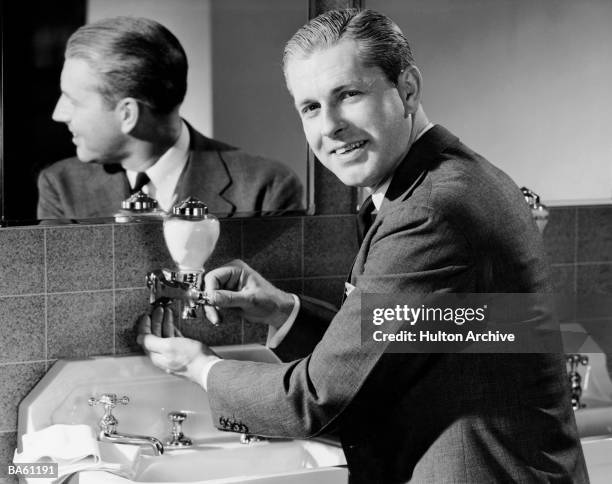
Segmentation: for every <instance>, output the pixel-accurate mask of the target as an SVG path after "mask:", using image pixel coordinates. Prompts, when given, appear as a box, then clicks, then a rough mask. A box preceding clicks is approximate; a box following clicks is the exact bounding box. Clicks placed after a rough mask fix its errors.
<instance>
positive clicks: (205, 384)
mask: <svg viewBox="0 0 612 484" xmlns="http://www.w3.org/2000/svg"><path fill="white" fill-rule="evenodd" d="M220 361H221V358H216V359H211V360H210V361H209V362H208V363H206V364H205V365H204V368H202V373H200V385H201V386H202V388H203V389H204V391H207V390H208V373H210V369H211V368H212V367H213V366H214V365H215V363H219V362H220Z"/></svg>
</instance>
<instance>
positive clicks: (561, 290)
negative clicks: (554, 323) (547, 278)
mask: <svg viewBox="0 0 612 484" xmlns="http://www.w3.org/2000/svg"><path fill="white" fill-rule="evenodd" d="M575 277H576V266H575V265H574V264H565V265H556V266H555V265H553V266H551V280H552V285H553V294H554V299H555V309H556V310H557V317H558V318H559V321H560V322H568V321H575V319H576V289H575Z"/></svg>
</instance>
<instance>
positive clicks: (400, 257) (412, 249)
mask: <svg viewBox="0 0 612 484" xmlns="http://www.w3.org/2000/svg"><path fill="white" fill-rule="evenodd" d="M406 205H407V204H406ZM436 213H437V211H434V210H432V209H430V208H426V207H425V208H415V207H410V206H405V207H400V208H399V209H397V210H395V211H394V212H392V213H390V214H388V215H387V216H386V218H385V219H384V220H383V222H382V223H381V225H380V226H379V227H378V229H377V231H376V233H375V235H374V237H373V238H372V240H371V243H370V246H369V248H368V256H367V260H366V263H365V265H364V271H363V274H361V275H360V276H359V277H358V278H356V279H355V282H356V289H355V290H353V291H352V292H351V294H350V295H349V296H348V297H347V299H346V300H345V302H344V304H343V305H342V307H341V309H340V311H339V312H338V313H337V314H336V315H335V317H334V318H333V319H332V321H331V323H330V324H329V327H328V328H327V329H326V330H325V332H324V334H322V337H321V339H320V341H318V343H317V344H316V346H315V347H314V349H313V351H312V352H311V353H309V354H308V355H306V356H305V357H303V358H301V359H298V360H295V361H292V362H289V363H284V364H278V365H274V364H263V363H248V362H237V361H229V360H227V361H221V362H219V363H218V364H216V365H215V366H214V367H213V369H212V370H211V372H210V374H209V377H208V393H209V399H210V404H211V409H212V413H213V420H214V423H215V424H216V425H219V423H220V422H223V421H224V420H225V419H227V418H228V417H229V418H233V419H236V420H238V421H240V422H241V423H243V424H244V425H246V427H247V428H248V429H249V430H248V432H250V433H254V434H258V435H264V436H277V437H298V438H307V437H313V436H315V435H317V434H319V433H321V432H325V431H327V430H328V428H329V426H330V425H333V424H334V422H335V420H336V419H337V418H338V417H339V416H340V415H341V414H342V412H343V411H344V409H346V408H347V406H348V405H350V403H351V401H352V400H353V399H354V397H355V396H356V394H357V393H358V392H359V391H360V389H361V388H362V386H363V385H366V384H367V382H366V379H367V377H368V375H370V374H371V373H372V371H373V370H374V368H375V366H376V365H377V363H378V362H379V360H381V358H382V355H383V353H384V350H385V346H384V345H383V344H382V343H375V342H365V343H363V344H362V342H361V337H360V335H361V303H360V296H361V294H362V293H398V294H399V293H402V294H422V293H429V292H432V291H442V292H449V291H462V290H463V291H467V290H469V287H468V286H469V283H470V282H469V281H471V280H472V279H473V277H472V276H471V275H470V272H471V264H470V256H469V254H470V250H469V247H468V246H467V241H466V239H465V238H464V237H463V236H462V234H461V233H460V232H459V231H458V230H457V229H456V228H455V227H453V225H452V224H451V223H449V222H447V221H445V220H443V219H442V218H441V217H440V216H439V215H437V214H436ZM296 323H299V324H294V327H293V328H292V329H291V331H290V332H289V334H288V338H290V340H292V341H294V343H293V344H294V345H295V341H296V339H299V337H300V334H302V332H305V334H309V332H310V333H312V330H313V328H312V327H311V326H312V324H313V323H311V321H309V320H308V319H307V318H300V319H299V320H296ZM314 324H315V325H316V324H317V323H314ZM319 330H320V329H319ZM308 338H310V336H308ZM397 361H400V360H397ZM415 363H416V364H415V368H414V370H412V369H408V370H407V369H406V368H403V369H402V372H403V373H404V374H405V373H406V372H409V373H410V372H411V371H412V373H411V374H410V375H409V377H408V381H410V379H413V378H418V377H419V375H420V372H419V371H418V370H417V368H418V362H416V361H415Z"/></svg>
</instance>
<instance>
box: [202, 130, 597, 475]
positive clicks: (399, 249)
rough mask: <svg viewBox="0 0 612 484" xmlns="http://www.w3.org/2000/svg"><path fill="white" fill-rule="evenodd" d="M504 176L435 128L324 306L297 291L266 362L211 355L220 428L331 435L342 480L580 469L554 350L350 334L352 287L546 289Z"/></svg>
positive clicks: (517, 200)
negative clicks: (403, 350)
mask: <svg viewBox="0 0 612 484" xmlns="http://www.w3.org/2000/svg"><path fill="white" fill-rule="evenodd" d="M544 259H545V255H544V251H543V247H542V242H541V237H540V234H539V233H538V230H537V228H536V226H535V224H534V222H533V220H532V218H531V215H530V212H529V209H528V206H527V204H526V203H525V201H524V198H523V196H522V195H521V192H520V190H519V189H518V187H517V186H516V185H515V184H514V183H513V182H512V181H511V180H510V178H509V177H508V176H507V175H505V174H504V173H503V172H501V171H500V170H498V169H497V168H495V167H494V166H493V165H491V164H490V163H488V162H487V161H486V160H484V159H483V158H482V157H480V156H479V155H478V154H476V153H474V152H473V151H471V150H470V149H469V148H467V147H466V146H464V145H463V144H462V143H461V142H460V141H459V140H458V139H457V138H456V137H455V136H453V135H452V134H451V133H449V132H448V131H447V130H446V129H444V128H443V127H441V126H434V127H433V128H431V129H430V130H429V131H427V132H426V133H425V134H424V135H423V136H422V137H421V138H419V140H418V141H417V142H416V143H414V145H413V146H412V147H411V149H410V151H409V153H408V155H407V156H406V158H405V159H404V160H403V161H402V162H401V164H400V166H399V167H398V169H397V170H396V172H395V173H394V175H393V178H392V182H391V184H390V186H389V189H388V190H387V193H386V195H385V200H384V202H383V205H382V207H381V209H380V211H379V213H378V215H377V217H376V219H375V220H374V223H373V225H372V226H371V227H370V229H369V230H368V232H367V234H366V235H365V238H364V240H363V243H362V244H361V247H360V248H359V251H358V254H357V257H356V259H355V261H354V265H353V268H352V271H351V274H350V282H351V283H352V284H353V285H354V286H355V288H356V289H355V290H353V291H352V292H351V293H350V294H349V295H348V297H346V299H345V300H344V301H343V304H342V306H341V308H340V310H339V311H338V312H337V313H334V312H333V311H331V310H330V309H329V308H328V307H325V306H324V305H322V304H319V303H316V302H315V301H313V300H310V299H309V298H307V297H302V298H301V303H302V304H301V308H300V312H299V314H298V318H297V320H296V321H295V323H294V325H293V327H292V328H291V330H290V331H289V333H288V334H287V336H286V337H285V338H284V340H283V342H282V343H281V344H280V346H279V347H278V348H277V349H276V351H277V354H278V355H279V356H280V357H281V359H283V361H285V362H286V363H282V364H279V365H272V364H264V363H247V362H237V361H221V362H219V363H217V364H215V365H214V366H213V367H212V369H211V371H210V373H209V375H208V380H207V382H208V396H209V399H210V402H211V408H212V410H213V419H214V421H215V424H216V425H217V426H218V427H219V428H224V427H226V428H227V422H228V421H230V422H237V423H238V425H239V426H240V425H242V426H243V427H242V429H243V430H244V428H247V431H248V432H249V433H253V434H259V435H264V436H288V437H302V438H308V437H313V436H317V435H319V434H321V433H323V432H328V431H335V432H337V433H338V434H339V436H340V439H341V442H342V446H343V449H344V452H345V455H346V458H347V462H348V467H349V473H350V479H351V482H355V483H357V482H359V483H368V484H372V483H378V482H380V483H399V482H408V481H410V482H414V483H469V484H473V483H501V482H524V483H531V482H558V483H584V482H588V476H587V474H586V468H585V463H584V457H583V454H582V449H581V447H580V443H579V439H578V435H577V430H576V424H575V420H574V415H573V412H572V410H571V407H570V397H569V394H568V383H567V375H566V370H565V363H564V360H563V358H562V356H561V355H557V354H543V353H542V354H448V353H447V354H441V353H440V354H415V353H412V354H389V353H385V352H384V346H383V345H382V344H381V343H374V342H371V341H366V342H364V343H362V342H361V338H360V330H361V328H360V320H361V314H360V306H361V305H360V295H361V294H362V293H387V294H412V295H414V294H420V293H433V292H456V293H477V292H482V293H520V292H533V293H536V292H546V291H548V289H549V287H548V284H549V282H548V274H547V267H546V264H545V262H544Z"/></svg>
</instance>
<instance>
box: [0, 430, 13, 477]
mask: <svg viewBox="0 0 612 484" xmlns="http://www.w3.org/2000/svg"><path fill="white" fill-rule="evenodd" d="M16 447H17V433H16V432H0V479H2V478H8V469H7V466H8V465H9V464H10V463H11V462H13V455H14V452H15V448H16ZM7 482H8V479H7ZM13 482H15V483H16V482H17V479H16V478H15V480H14V481H13Z"/></svg>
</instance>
